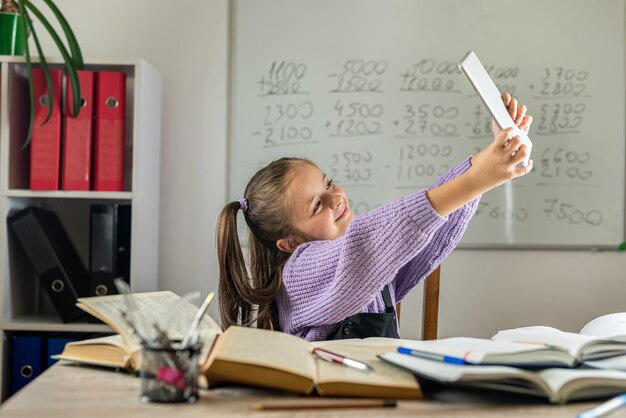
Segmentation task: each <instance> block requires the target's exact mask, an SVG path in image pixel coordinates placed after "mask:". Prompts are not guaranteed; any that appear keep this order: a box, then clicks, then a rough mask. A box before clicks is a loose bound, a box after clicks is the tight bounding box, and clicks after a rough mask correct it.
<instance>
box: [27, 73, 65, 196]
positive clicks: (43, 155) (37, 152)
mask: <svg viewBox="0 0 626 418" xmlns="http://www.w3.org/2000/svg"><path fill="white" fill-rule="evenodd" d="M50 78H51V80H52V91H53V93H54V98H53V102H52V103H48V87H47V84H46V79H45V78H44V75H43V71H42V70H41V69H40V68H34V69H33V94H34V97H35V101H34V107H35V108H34V119H33V132H32V138H31V144H30V188H31V189H32V190H59V171H60V160H61V82H62V72H61V70H50ZM50 106H51V107H52V114H51V116H50V119H49V120H48V121H47V122H46V123H44V121H45V120H46V118H47V116H48V108H49V107H50Z"/></svg>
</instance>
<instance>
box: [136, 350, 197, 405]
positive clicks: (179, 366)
mask: <svg viewBox="0 0 626 418" xmlns="http://www.w3.org/2000/svg"><path fill="white" fill-rule="evenodd" d="M200 347H201V345H200V344H196V345H192V346H189V347H185V348H176V347H154V346H150V345H147V344H143V350H142V354H141V371H140V377H141V395H140V396H139V400H140V401H141V402H143V403H149V402H195V401H197V400H198V354H199V352H200Z"/></svg>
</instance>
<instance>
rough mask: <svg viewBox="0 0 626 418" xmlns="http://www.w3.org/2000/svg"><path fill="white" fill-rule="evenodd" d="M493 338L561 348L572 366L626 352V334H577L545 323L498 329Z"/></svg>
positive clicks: (556, 348)
mask: <svg viewBox="0 0 626 418" xmlns="http://www.w3.org/2000/svg"><path fill="white" fill-rule="evenodd" d="M492 340H494V341H508V342H517V343H522V344H527V345H531V346H533V345H534V346H537V345H541V346H544V347H548V348H553V349H554V350H561V351H564V352H566V353H568V354H569V355H570V356H571V359H572V361H571V363H570V364H569V365H570V366H575V365H578V364H580V363H582V362H585V361H588V360H596V359H602V358H606V357H611V356H616V355H620V354H626V338H619V337H615V336H612V337H608V338H605V337H599V336H592V335H583V334H576V333H574V332H565V331H560V330H558V329H556V328H552V327H544V326H532V327H523V328H514V329H507V330H503V331H499V332H498V333H497V334H496V335H494V336H493V337H492Z"/></svg>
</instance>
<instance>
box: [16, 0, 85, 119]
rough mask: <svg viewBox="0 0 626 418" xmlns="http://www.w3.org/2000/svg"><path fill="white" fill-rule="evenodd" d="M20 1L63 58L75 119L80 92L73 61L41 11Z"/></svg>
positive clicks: (78, 107) (78, 106) (28, 3)
mask: <svg viewBox="0 0 626 418" xmlns="http://www.w3.org/2000/svg"><path fill="white" fill-rule="evenodd" d="M22 1H23V2H24V3H25V6H27V7H28V8H29V9H30V11H32V12H33V14H34V15H35V16H37V19H39V21H40V22H41V24H42V25H43V26H44V27H45V28H46V30H47V31H48V33H49V34H50V37H51V38H52V40H53V41H54V43H55V44H56V46H57V48H58V49H59V52H61V55H62V56H63V60H64V61H65V67H66V69H67V75H68V76H69V78H70V83H72V99H73V106H72V115H71V116H72V117H76V116H78V113H79V112H80V104H81V97H82V96H81V92H80V82H79V81H78V74H77V72H76V66H75V65H74V61H73V60H72V58H71V57H70V55H69V53H68V52H67V49H66V48H65V45H63V41H62V40H61V38H60V37H59V35H58V34H57V32H56V30H54V28H53V27H52V25H51V24H50V22H49V21H48V19H46V17H45V16H44V15H43V14H42V13H41V11H39V9H37V8H36V7H35V6H33V4H32V3H31V2H30V1H29V0H22Z"/></svg>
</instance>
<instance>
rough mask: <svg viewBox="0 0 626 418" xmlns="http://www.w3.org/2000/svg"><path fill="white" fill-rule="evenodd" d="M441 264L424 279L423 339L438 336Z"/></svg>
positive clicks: (397, 307)
mask: <svg viewBox="0 0 626 418" xmlns="http://www.w3.org/2000/svg"><path fill="white" fill-rule="evenodd" d="M440 275H441V265H439V266H437V268H436V269H435V270H433V272H432V273H430V274H429V275H428V276H427V277H426V279H424V280H425V281H424V300H423V309H422V340H434V339H436V338H437V321H438V320H439V277H440ZM400 305H401V304H400V303H398V304H397V305H396V312H397V314H398V322H399V321H400Z"/></svg>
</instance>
